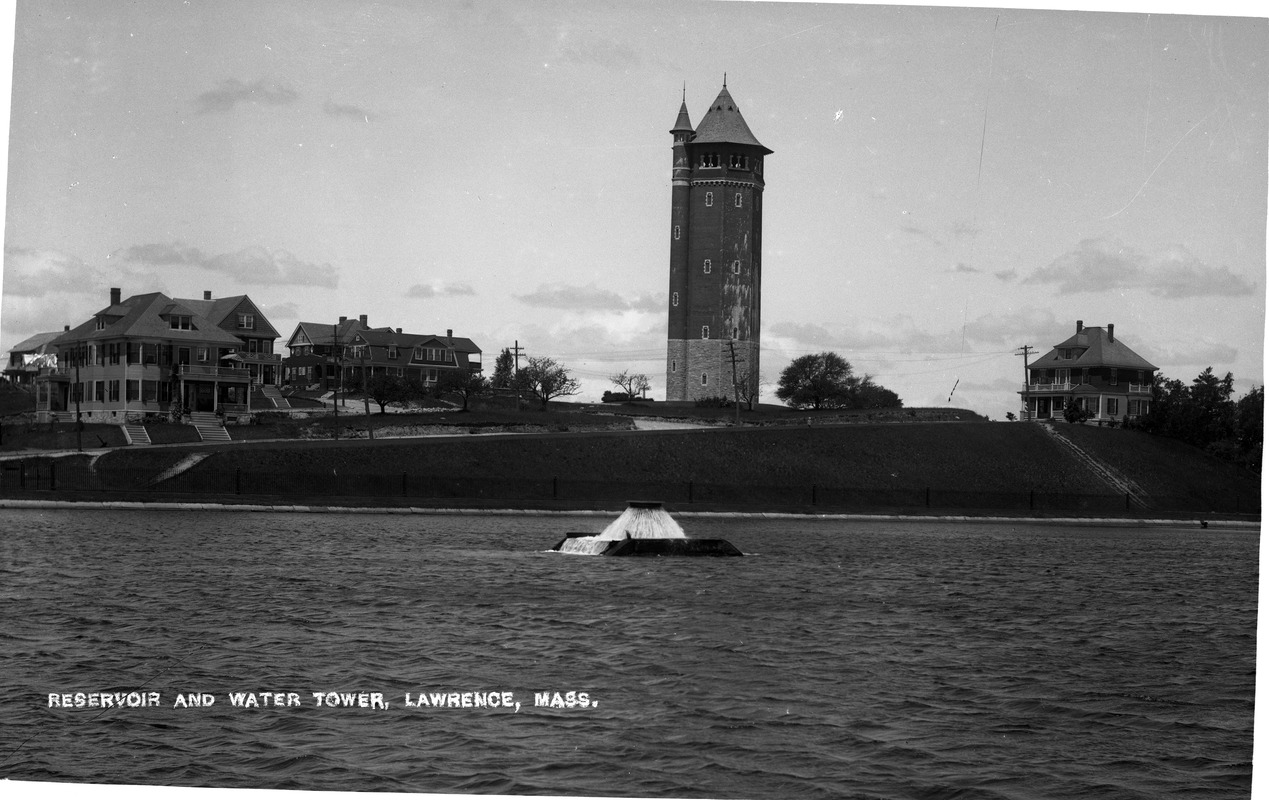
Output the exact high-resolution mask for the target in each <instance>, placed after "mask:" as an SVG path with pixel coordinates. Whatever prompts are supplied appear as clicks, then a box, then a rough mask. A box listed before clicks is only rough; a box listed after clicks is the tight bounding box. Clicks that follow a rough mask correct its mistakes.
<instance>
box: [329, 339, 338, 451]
mask: <svg viewBox="0 0 1269 800" xmlns="http://www.w3.org/2000/svg"><path fill="white" fill-rule="evenodd" d="M337 347H339V325H338V324H335V325H331V326H330V363H331V367H333V368H334V372H335V373H336V374H335V375H332V376H331V377H332V378H334V379H335V380H332V381H331V390H330V391H331V395H330V399H331V405H333V406H335V438H336V439H338V438H339V389H337V388H336V387H337V386H338V383H336V381H337V380H338V373H339V361H337V360H336V356H335V353H336V348H337Z"/></svg>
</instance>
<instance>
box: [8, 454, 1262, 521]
mask: <svg viewBox="0 0 1269 800" xmlns="http://www.w3.org/2000/svg"><path fill="white" fill-rule="evenodd" d="M72 494H73V495H77V496H82V495H93V496H95V497H101V498H103V499H109V498H112V497H123V496H128V497H129V498H136V497H137V496H143V497H145V498H147V499H154V500H161V499H164V498H175V497H196V498H208V499H213V500H214V499H216V498H233V499H236V500H240V501H251V500H252V499H253V498H254V499H256V500H264V499H265V498H267V499H269V500H286V501H289V502H291V503H303V504H324V505H334V504H338V503H339V502H341V501H343V502H360V503H361V504H364V503H365V501H366V500H374V501H375V502H377V503H382V504H384V505H409V504H411V503H412V502H422V503H428V502H431V503H443V502H459V503H461V501H480V502H481V503H487V502H491V501H492V502H498V501H502V502H509V503H518V504H534V503H542V504H548V505H550V504H558V505H566V504H567V503H570V502H574V503H596V502H622V501H626V500H631V499H649V500H660V501H662V502H665V503H667V504H670V505H672V506H677V507H680V508H683V507H687V506H693V505H696V506H700V507H712V508H734V509H791V510H800V511H806V512H812V513H814V512H822V513H828V512H834V511H838V512H879V513H885V512H909V513H924V512H933V511H942V512H958V511H965V512H1008V513H1018V514H1028V513H1049V512H1052V513H1077V514H1094V515H1095V514H1115V515H1124V514H1129V515H1142V514H1145V515H1148V514H1150V513H1169V514H1185V513H1190V514H1203V513H1225V514H1231V513H1232V514H1249V515H1254V514H1259V513H1260V497H1259V495H1254V496H1247V495H1240V494H1237V493H1234V492H1232V491H1231V492H1228V493H1225V494H1223V495H1220V496H1202V497H1200V496H1188V497H1170V498H1159V497H1151V498H1149V499H1148V500H1147V503H1146V504H1145V505H1144V506H1143V505H1142V504H1141V503H1139V502H1137V501H1136V500H1134V499H1132V498H1131V497H1129V496H1127V495H1117V494H1077V493H1064V492H1040V491H1030V490H1023V491H965V490H953V489H941V488H938V487H928V488H900V489H880V488H858V487H856V488H852V487H842V486H827V485H820V484H796V485H793V484H785V485H776V484H765V485H754V484H734V483H718V482H697V481H600V480H576V479H567V478H558V477H551V476H534V477H523V478H480V477H453V476H443V475H414V474H408V473H379V474H338V473H337V472H331V473H312V472H310V473H300V472H281V473H279V472H257V471H252V470H244V469H235V470H217V469H209V468H202V467H199V468H195V469H192V470H188V471H185V472H182V473H180V474H177V475H175V476H172V477H170V478H163V476H158V477H157V478H156V476H155V475H154V474H153V473H152V472H148V471H130V470H126V469H124V470H120V469H112V470H95V469H92V468H90V467H88V466H87V465H85V464H70V463H63V464H60V465H59V464H58V462H56V461H49V460H31V461H25V462H21V461H19V462H14V461H9V462H4V463H3V465H0V496H4V497H29V496H33V495H35V496H51V495H63V496H66V495H72Z"/></svg>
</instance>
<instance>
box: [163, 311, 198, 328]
mask: <svg viewBox="0 0 1269 800" xmlns="http://www.w3.org/2000/svg"><path fill="white" fill-rule="evenodd" d="M167 323H168V325H170V326H171V328H172V330H174V331H188V330H193V326H191V325H190V321H189V317H183V316H180V315H173V316H171V317H168V320H167Z"/></svg>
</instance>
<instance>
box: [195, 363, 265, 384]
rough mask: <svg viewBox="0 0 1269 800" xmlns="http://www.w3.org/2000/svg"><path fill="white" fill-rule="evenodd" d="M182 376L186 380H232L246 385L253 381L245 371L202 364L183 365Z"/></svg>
mask: <svg viewBox="0 0 1269 800" xmlns="http://www.w3.org/2000/svg"><path fill="white" fill-rule="evenodd" d="M180 366H181V370H180V374H181V375H182V376H183V377H186V378H231V379H234V380H239V381H242V382H243V383H246V382H247V381H249V380H251V375H250V373H248V372H247V370H245V369H232V368H230V367H204V366H202V365H201V364H181V365H180Z"/></svg>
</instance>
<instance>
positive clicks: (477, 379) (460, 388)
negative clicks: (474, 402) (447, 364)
mask: <svg viewBox="0 0 1269 800" xmlns="http://www.w3.org/2000/svg"><path fill="white" fill-rule="evenodd" d="M488 388H489V381H487V380H485V377H484V376H483V375H481V374H480V373H478V372H471V371H469V370H465V369H459V370H446V371H445V372H442V373H441V375H440V378H439V379H438V380H437V383H436V396H437V397H441V396H443V395H447V394H455V395H458V396H459V397H461V398H462V399H463V409H462V410H463V411H466V410H467V401H468V400H470V399H471V398H473V397H475V396H477V395H479V394H484V392H485V391H486V390H487V389H488Z"/></svg>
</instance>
